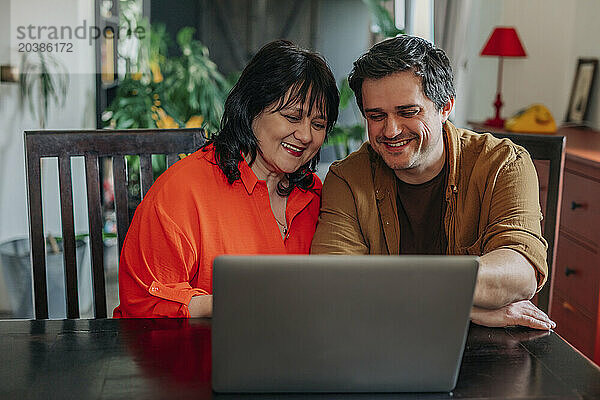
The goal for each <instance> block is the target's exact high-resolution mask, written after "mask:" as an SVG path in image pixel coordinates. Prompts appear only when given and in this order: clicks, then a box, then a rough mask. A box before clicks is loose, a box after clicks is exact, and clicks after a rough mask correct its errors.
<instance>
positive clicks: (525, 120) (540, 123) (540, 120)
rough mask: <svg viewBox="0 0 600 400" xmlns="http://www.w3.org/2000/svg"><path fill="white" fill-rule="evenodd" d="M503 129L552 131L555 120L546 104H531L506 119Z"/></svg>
mask: <svg viewBox="0 0 600 400" xmlns="http://www.w3.org/2000/svg"><path fill="white" fill-rule="evenodd" d="M504 129H506V130H507V131H511V132H531V133H554V132H556V122H554V118H553V117H552V114H551V113H550V111H549V110H548V109H547V108H546V106H544V105H542V104H532V105H531V106H529V107H527V108H525V109H523V110H521V111H519V112H517V113H516V114H515V115H514V116H512V117H511V118H509V119H507V120H506V121H505V122H504Z"/></svg>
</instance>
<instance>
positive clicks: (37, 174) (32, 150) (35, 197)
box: [26, 137, 48, 319]
mask: <svg viewBox="0 0 600 400" xmlns="http://www.w3.org/2000/svg"><path fill="white" fill-rule="evenodd" d="M26 148H27V149H28V151H27V154H26V162H27V197H28V205H29V243H30V246H31V265H32V270H33V271H32V272H33V292H34V294H35V302H34V311H35V317H36V318H38V319H46V318H48V287H47V285H46V240H45V237H44V219H43V217H42V178H41V159H40V156H39V152H38V150H37V147H36V146H35V145H34V144H32V143H31V140H30V138H28V137H26Z"/></svg>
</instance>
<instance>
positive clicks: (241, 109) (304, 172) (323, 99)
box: [210, 40, 339, 196]
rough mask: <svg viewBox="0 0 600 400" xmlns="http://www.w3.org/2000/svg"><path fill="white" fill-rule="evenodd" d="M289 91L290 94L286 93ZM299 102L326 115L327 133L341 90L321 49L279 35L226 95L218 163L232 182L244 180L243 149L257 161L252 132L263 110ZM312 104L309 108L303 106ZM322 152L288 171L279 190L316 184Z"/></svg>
mask: <svg viewBox="0 0 600 400" xmlns="http://www.w3.org/2000/svg"><path fill="white" fill-rule="evenodd" d="M288 91H290V96H289V97H287V98H286V94H287V93H288ZM295 103H299V104H300V106H301V107H302V108H303V109H304V111H305V112H307V114H308V115H310V113H311V112H312V109H313V107H317V109H318V111H319V112H321V113H322V114H323V116H325V117H326V118H327V125H326V128H325V132H326V135H328V134H329V132H331V130H332V128H333V126H334V125H335V122H336V120H337V117H338V106H339V93H338V90H337V86H336V83H335V78H334V77H333V74H332V73H331V70H330V69H329V66H328V65H327V62H326V61H325V60H324V59H323V58H322V57H321V56H320V55H319V54H317V53H314V52H311V51H309V50H305V49H302V48H300V47H298V46H296V45H295V44H294V43H292V42H290V41H287V40H277V41H274V42H271V43H268V44H267V45H265V46H263V47H262V48H261V49H260V50H259V51H258V53H256V55H255V56H254V57H253V58H252V60H250V63H249V64H248V65H247V66H246V68H244V71H243V72H242V74H241V76H240V78H239V80H238V82H237V83H236V84H235V86H234V87H233V89H232V90H231V92H230V93H229V96H228V97H227V100H226V101H225V110H224V114H223V118H222V119H221V127H220V131H219V133H218V134H217V135H216V136H215V137H214V138H213V140H211V141H210V142H211V143H214V148H215V157H216V161H217V164H218V165H219V167H220V168H221V170H222V171H223V173H224V174H225V176H226V177H227V180H228V181H229V183H233V182H234V181H236V180H238V179H240V171H239V169H238V163H239V162H240V161H241V160H242V159H243V156H242V154H245V155H248V156H249V159H248V160H247V161H248V164H249V165H252V164H253V163H254V160H255V159H256V154H257V151H258V147H259V146H258V141H257V139H256V136H254V133H253V132H252V121H253V120H254V118H256V117H257V116H258V115H259V114H260V113H261V112H262V111H264V110H265V109H267V108H268V107H269V106H271V105H274V107H275V108H274V109H273V110H270V111H272V112H276V111H279V110H282V109H284V108H286V107H288V106H290V105H293V104H295ZM305 105H306V106H308V108H307V109H305V108H304V107H305ZM319 155H320V152H318V153H317V154H316V155H315V156H314V157H313V158H312V159H311V160H310V161H309V162H307V163H306V164H304V165H302V166H301V167H300V169H298V171H295V172H294V173H291V174H286V177H287V181H288V184H287V185H285V184H284V183H283V182H280V183H279V186H278V187H277V192H278V193H279V194H280V195H283V196H287V195H289V194H290V193H291V192H292V190H293V189H294V187H298V188H300V189H303V190H307V189H311V188H312V187H313V185H314V179H313V175H312V172H314V171H315V169H316V167H317V164H318V162H319Z"/></svg>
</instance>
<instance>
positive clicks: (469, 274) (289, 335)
mask: <svg viewBox="0 0 600 400" xmlns="http://www.w3.org/2000/svg"><path fill="white" fill-rule="evenodd" d="M478 266H479V262H478V258H477V257H469V256H221V257H217V258H216V259H215V261H214V271H213V321H212V385H213V389H214V390H215V391H217V392H236V393H242V392H448V391H451V390H452V389H453V388H454V387H455V386H456V380H457V376H458V370H459V367H460V362H461V359H462V354H463V349H464V346H465V340H466V335H467V330H468V326H469V314H470V309H471V306H472V303H473V291H474V288H475V280H476V277H477V269H478Z"/></svg>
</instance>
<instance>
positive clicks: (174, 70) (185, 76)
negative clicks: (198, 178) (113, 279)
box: [103, 22, 232, 198]
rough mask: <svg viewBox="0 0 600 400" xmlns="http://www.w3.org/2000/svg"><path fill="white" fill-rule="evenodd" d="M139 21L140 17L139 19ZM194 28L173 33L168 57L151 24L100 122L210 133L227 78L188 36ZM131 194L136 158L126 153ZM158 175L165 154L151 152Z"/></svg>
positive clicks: (162, 34) (159, 30)
mask: <svg viewBox="0 0 600 400" xmlns="http://www.w3.org/2000/svg"><path fill="white" fill-rule="evenodd" d="M142 23H144V22H142ZM194 31H195V30H194V28H191V27H185V28H182V29H181V30H180V31H179V32H178V33H177V38H176V43H177V46H178V50H179V53H180V54H179V55H178V56H173V57H168V55H167V49H168V44H169V43H170V42H171V39H170V38H169V36H168V34H167V32H166V29H165V27H164V26H163V25H160V24H159V25H155V26H152V27H151V29H150V40H149V41H144V42H141V43H140V48H139V51H138V53H139V54H137V55H136V57H135V59H136V60H137V61H136V62H132V61H131V60H130V62H128V65H129V66H130V68H131V69H132V70H133V68H134V67H135V69H136V71H135V72H132V71H128V72H127V73H126V74H125V77H124V78H123V79H122V81H121V82H120V83H119V87H118V89H117V94H116V97H115V99H114V100H113V102H112V103H111V104H110V106H109V107H108V108H107V109H106V111H105V113H104V115H103V119H104V120H105V126H106V127H109V128H113V129H134V128H159V129H168V128H179V127H181V128H184V127H185V128H204V129H205V131H206V133H207V135H208V136H210V135H211V134H212V133H215V132H216V131H217V130H218V127H219V123H220V119H221V115H222V113H223V105H224V103H225V98H226V96H227V93H228V92H229V90H230V88H231V86H232V83H231V82H230V81H228V80H227V79H226V78H225V77H224V76H223V75H222V74H221V73H220V72H219V71H218V69H217V66H216V64H215V63H214V62H213V61H212V60H211V59H210V57H209V53H208V49H207V48H206V46H204V45H202V43H200V42H199V41H197V40H194V39H193V35H194ZM127 163H128V166H129V168H128V171H129V174H130V175H129V178H130V180H131V181H132V182H133V184H131V185H130V196H131V197H134V198H137V197H139V184H137V183H136V182H139V172H138V171H139V158H138V157H137V156H129V157H128V158H127ZM152 167H153V172H154V176H155V177H157V176H158V175H160V174H161V173H162V172H164V170H165V169H166V161H165V157H164V156H153V157H152Z"/></svg>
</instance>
